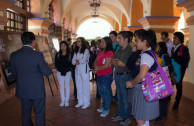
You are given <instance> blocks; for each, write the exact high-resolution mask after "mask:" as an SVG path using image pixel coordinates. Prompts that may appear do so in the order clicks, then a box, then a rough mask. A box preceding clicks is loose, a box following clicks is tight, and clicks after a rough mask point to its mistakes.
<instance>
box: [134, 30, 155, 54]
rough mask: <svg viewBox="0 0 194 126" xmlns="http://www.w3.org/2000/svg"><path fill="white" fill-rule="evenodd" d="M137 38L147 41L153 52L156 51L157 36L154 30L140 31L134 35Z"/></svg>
mask: <svg viewBox="0 0 194 126" xmlns="http://www.w3.org/2000/svg"><path fill="white" fill-rule="evenodd" d="M134 35H135V36H138V37H139V38H140V39H141V41H144V40H146V41H147V47H151V48H152V50H155V49H156V43H157V42H156V34H155V32H154V31H153V30H145V29H139V30H136V31H135V33H134Z"/></svg>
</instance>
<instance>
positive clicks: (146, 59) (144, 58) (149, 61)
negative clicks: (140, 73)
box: [140, 48, 154, 68]
mask: <svg viewBox="0 0 194 126" xmlns="http://www.w3.org/2000/svg"><path fill="white" fill-rule="evenodd" d="M147 50H151V48H148V49H147ZM143 64H146V65H147V66H148V67H149V68H150V67H151V66H152V65H153V64H154V58H153V57H152V56H150V55H149V54H147V53H143V54H142V55H141V61H140V66H141V65H143Z"/></svg>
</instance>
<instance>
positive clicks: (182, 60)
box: [171, 32, 189, 110]
mask: <svg viewBox="0 0 194 126" xmlns="http://www.w3.org/2000/svg"><path fill="white" fill-rule="evenodd" d="M183 43H184V35H183V33H182V32H175V33H174V37H173V44H174V46H175V47H174V48H173V50H172V56H171V58H172V59H174V60H175V61H176V62H177V63H178V64H180V66H181V79H180V81H179V82H178V83H177V84H176V88H177V94H176V101H175V103H174V106H173V110H177V109H178V107H179V103H180V100H181V97H182V82H183V77H184V75H185V71H186V68H187V67H188V63H189V49H188V48H187V47H186V46H184V45H183Z"/></svg>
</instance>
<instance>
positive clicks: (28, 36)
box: [21, 32, 35, 45]
mask: <svg viewBox="0 0 194 126" xmlns="http://www.w3.org/2000/svg"><path fill="white" fill-rule="evenodd" d="M21 40H22V43H23V45H26V44H32V41H33V40H35V35H34V33H32V32H24V33H23V34H22V35H21Z"/></svg>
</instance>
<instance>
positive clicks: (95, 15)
mask: <svg viewBox="0 0 194 126" xmlns="http://www.w3.org/2000/svg"><path fill="white" fill-rule="evenodd" d="M91 16H92V17H99V13H98V12H97V11H94V12H93V13H92V15H91Z"/></svg>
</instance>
